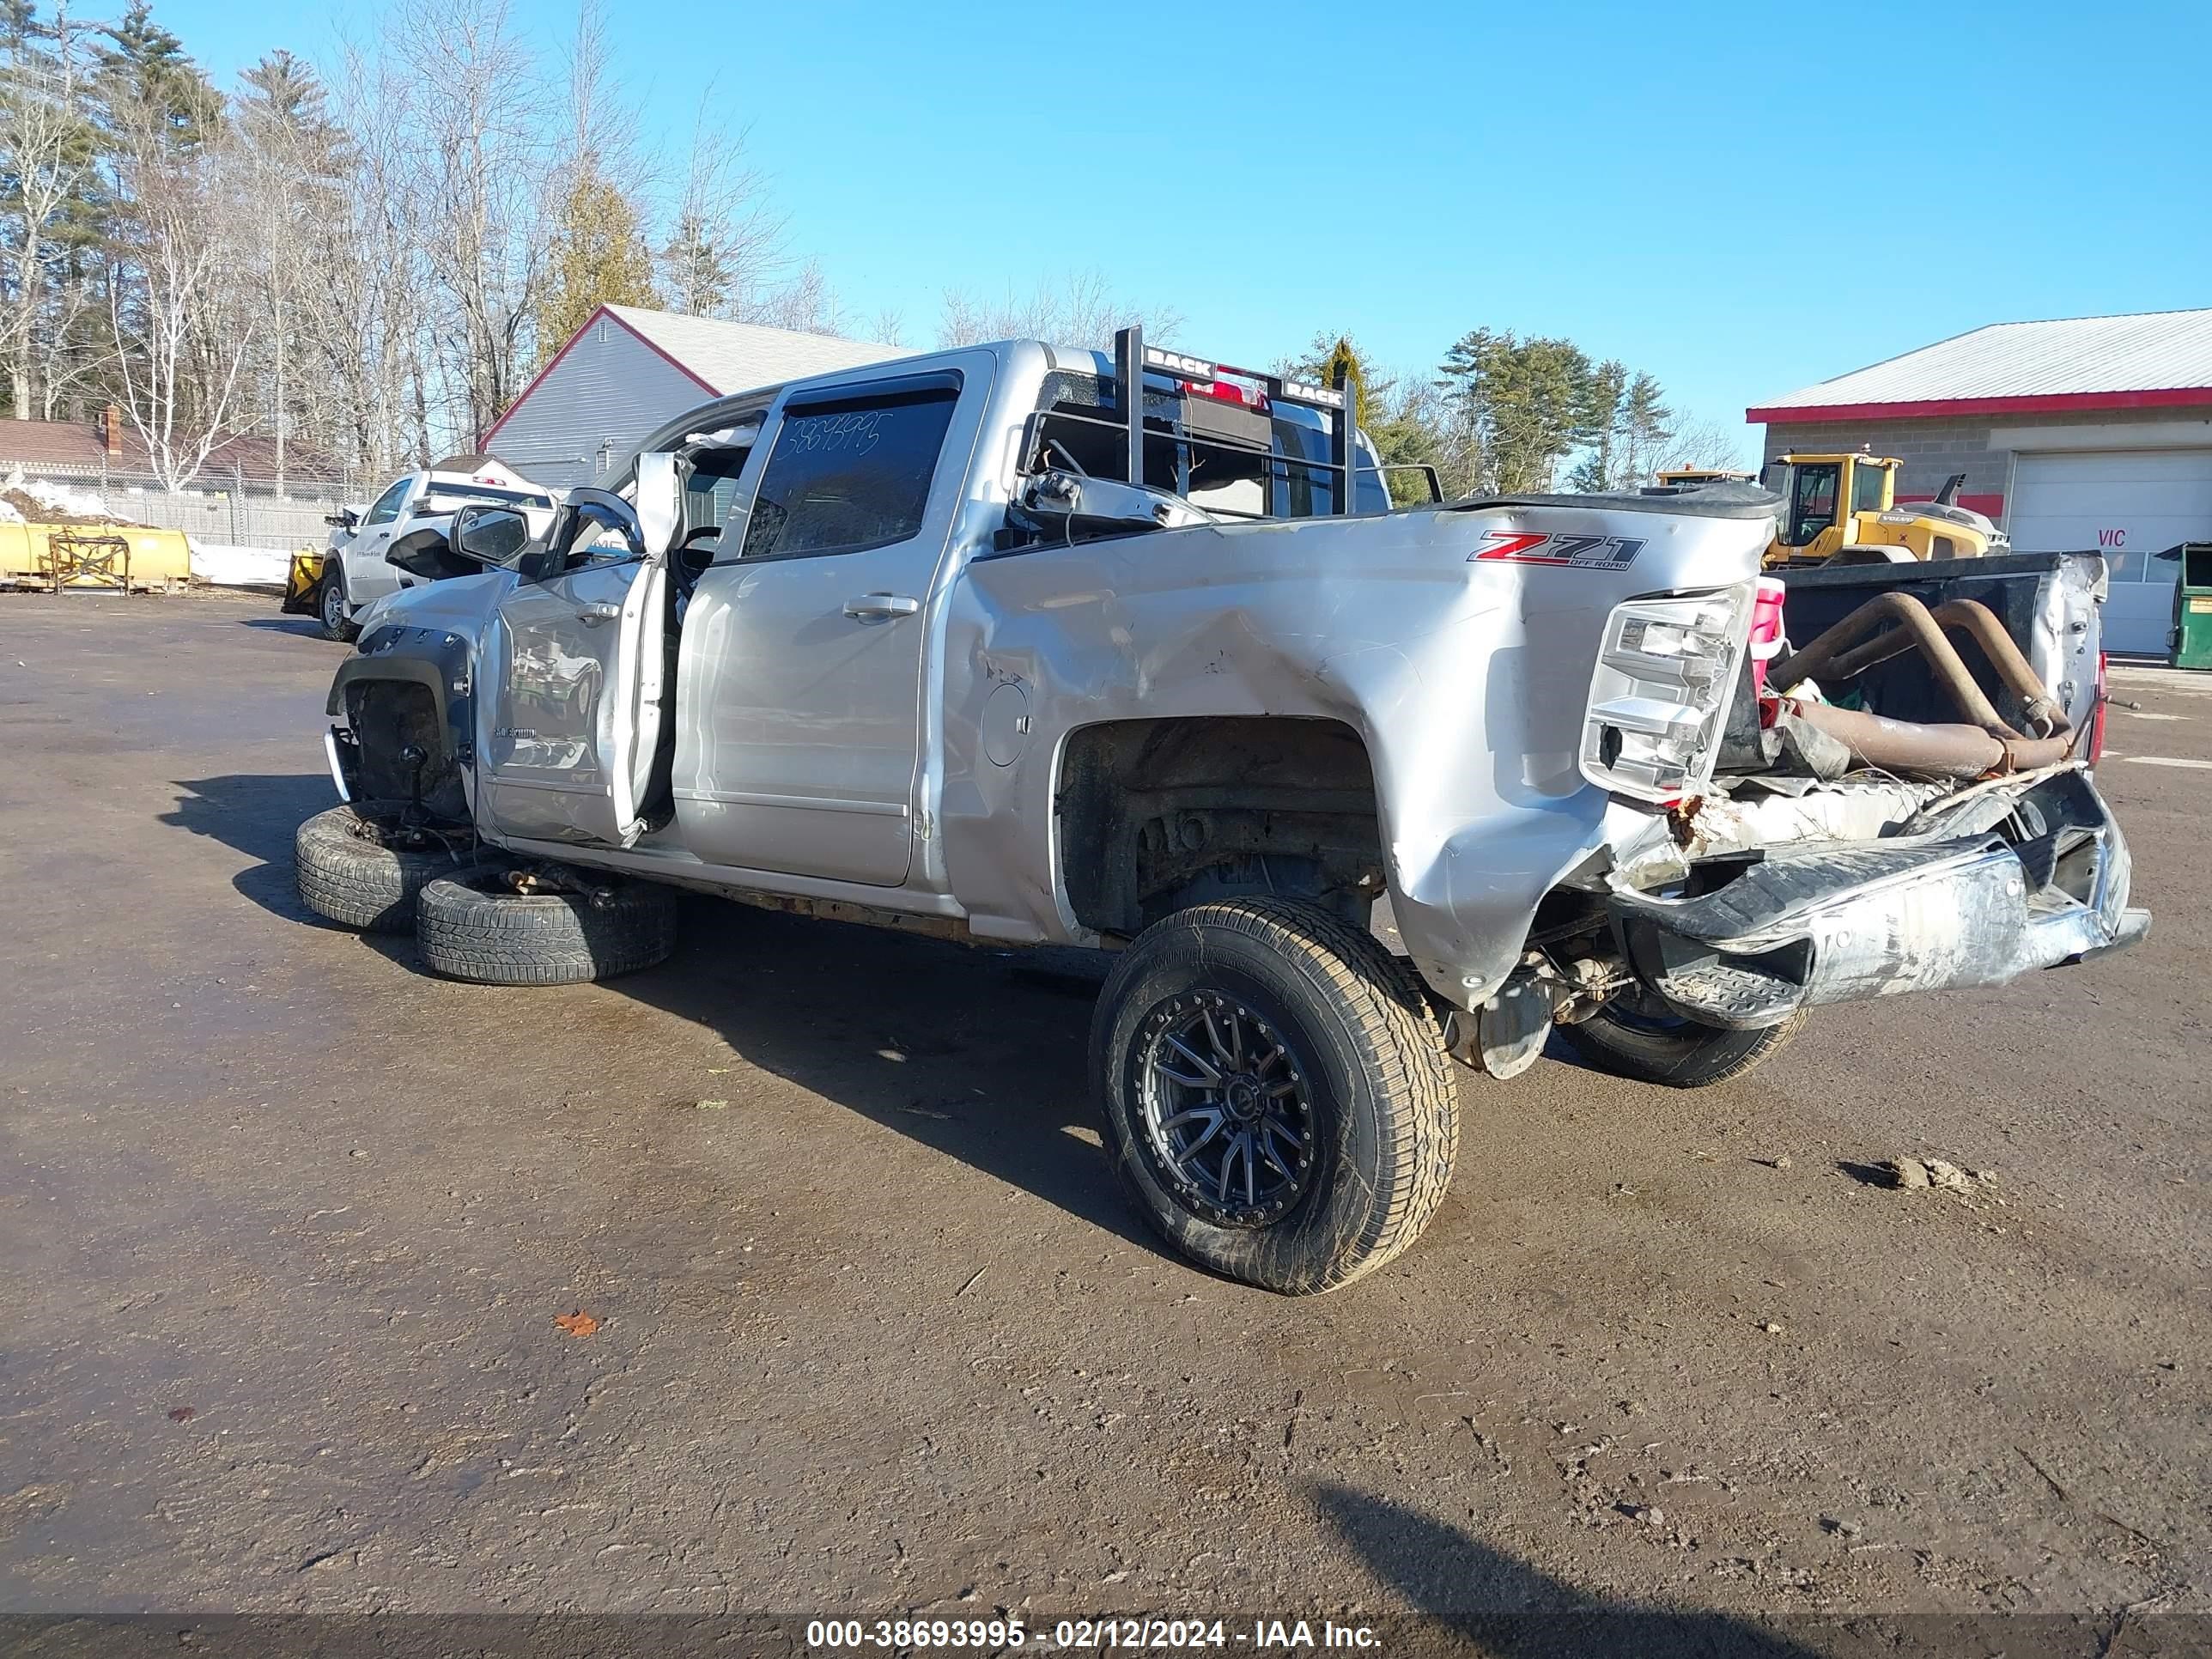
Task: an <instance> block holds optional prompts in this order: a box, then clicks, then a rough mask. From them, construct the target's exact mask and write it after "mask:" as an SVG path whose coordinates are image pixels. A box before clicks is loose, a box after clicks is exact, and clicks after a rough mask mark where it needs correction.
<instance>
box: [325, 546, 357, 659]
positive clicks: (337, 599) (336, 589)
mask: <svg viewBox="0 0 2212 1659" xmlns="http://www.w3.org/2000/svg"><path fill="white" fill-rule="evenodd" d="M315 615H316V617H317V618H318V619H319V621H320V622H321V623H322V624H323V637H324V638H325V639H326V640H336V641H338V643H339V644H341V645H350V644H351V643H352V642H353V641H356V640H357V639H359V638H360V637H361V629H358V628H356V627H355V626H354V624H353V623H352V621H351V619H350V618H349V617H347V615H346V586H345V568H344V567H343V566H342V565H340V564H339V563H338V562H337V560H336V559H334V558H333V559H325V560H324V561H323V580H322V583H321V585H320V586H319V588H318V590H317V592H316V594H315Z"/></svg>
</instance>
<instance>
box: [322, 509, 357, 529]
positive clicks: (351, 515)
mask: <svg viewBox="0 0 2212 1659" xmlns="http://www.w3.org/2000/svg"><path fill="white" fill-rule="evenodd" d="M323 522H324V523H325V524H328V525H336V526H337V527H338V528H339V529H341V530H351V529H352V528H353V527H354V526H356V525H358V524H359V523H360V522H361V514H360V513H356V512H355V511H354V510H353V508H351V507H340V508H339V509H338V510H337V512H335V513H324V514H323Z"/></svg>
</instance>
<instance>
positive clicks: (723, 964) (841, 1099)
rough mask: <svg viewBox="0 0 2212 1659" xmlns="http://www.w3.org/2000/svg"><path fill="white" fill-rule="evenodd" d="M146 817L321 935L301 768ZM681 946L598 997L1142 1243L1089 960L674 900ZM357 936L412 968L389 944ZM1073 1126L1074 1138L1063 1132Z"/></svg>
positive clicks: (404, 945) (228, 783)
mask: <svg viewBox="0 0 2212 1659" xmlns="http://www.w3.org/2000/svg"><path fill="white" fill-rule="evenodd" d="M176 787H177V788H178V790H179V792H180V793H179V797H178V800H177V805H176V807H175V810H174V811H170V812H167V813H164V814H163V815H162V817H161V822H162V823H167V824H170V825H173V826H175V827H177V828H179V829H186V830H189V831H191V833H192V834H194V835H201V836H212V837H214V838H215V839H216V840H218V841H221V842H223V843H224V844H225V845H227V846H230V847H234V848H237V849H238V850H239V851H240V852H241V853H244V854H246V855H247V856H248V857H249V858H252V859H254V860H258V862H257V863H255V864H254V865H252V866H249V867H248V868H246V869H245V870H243V871H241V872H239V874H238V875H237V877H236V878H234V881H233V883H232V884H233V885H234V887H235V888H236V889H237V890H238V891H239V892H240V893H241V894H243V895H244V896H246V897H247V898H249V899H251V900H252V901H253V902H255V903H256V904H258V905H260V906H261V907H262V908H264V909H266V910H269V911H270V912H272V913H274V914H275V915H280V916H283V917H284V918H286V919H287V920H292V921H301V922H306V923H310V924H313V925H318V926H328V925H329V924H326V923H323V922H321V921H320V919H319V917H317V916H315V915H313V913H312V912H311V911H309V910H307V908H306V907H305V906H303V905H302V904H301V902H300V900H299V896H298V893H297V891H296V889H295V883H294V876H293V866H292V837H293V832H294V831H295V829H297V828H298V826H299V824H300V823H301V820H303V819H305V818H307V817H311V816H313V814H314V813H317V812H319V811H324V810H325V809H326V808H328V807H330V806H331V805H334V804H335V800H334V797H333V795H332V793H331V784H330V781H329V780H328V779H327V778H324V777H319V776H316V775H312V774H294V775H272V776H259V775H229V776H223V777H211V778H188V779H183V780H179V781H178V783H177V786H176ZM362 937H363V942H364V943H365V944H367V945H368V946H369V947H370V948H372V949H374V950H377V951H380V952H381V953H382V954H384V955H386V956H388V957H392V958H393V959H395V960H401V961H410V962H411V961H412V958H413V943H412V941H411V940H410V939H407V938H406V937H405V936H404V935H386V936H382V937H373V936H368V935H364V936H362ZM1103 978H1104V969H1103V958H1102V957H1098V956H1097V953H1095V952H1090V951H1001V950H991V949H985V948H980V947H975V946H970V945H954V944H950V943H947V942H945V941H943V940H939V939H923V938H919V937H915V936H913V935H908V934H902V933H890V932H886V931H884V930H882V929H878V928H873V927H859V926H855V925H852V924H848V923H843V922H832V921H815V920H813V919H811V918H806V917H799V916H790V915H781V914H780V913H776V912H773V911H767V910H758V909H755V908H751V907H750V906H747V905H741V904H736V903H732V902H728V901H725V900H721V899H714V898H709V897H706V896H700V895H696V894H686V895H684V933H683V942H682V944H681V945H679V947H678V951H677V952H676V955H675V956H674V957H672V958H671V960H670V961H668V962H666V963H663V964H662V965H661V966H660V967H658V968H655V969H649V970H647V972H644V973H641V974H632V975H626V976H624V977H623V978H621V979H618V980H614V981H610V982H609V983H608V986H607V987H606V988H607V989H608V990H609V991H610V992H611V993H615V994H621V995H625V996H629V997H632V998H634V999H635V1000H637V1001H639V1002H641V1003H644V1004H646V1005H647V1006H652V1007H655V1008H659V1009H661V1010H663V1011H664V1012H667V1013H670V1014H673V1015H675V1016H676V1017H677V1018H681V1019H685V1020H690V1021H691V1022H692V1023H694V1024H698V1025H701V1026H703V1027H705V1028H706V1029H708V1030H712V1031H714V1033H715V1034H716V1035H718V1036H720V1037H721V1038H722V1040H723V1041H724V1042H726V1043H728V1044H729V1046H730V1047H731V1048H732V1049H733V1050H735V1051H736V1052H737V1053H738V1054H740V1055H742V1056H743V1057H744V1059H745V1060H747V1061H748V1062H750V1064H752V1065H754V1066H758V1067H760V1068H761V1069H762V1070H763V1071H766V1072H769V1073H772V1074H774V1075H775V1076H777V1077H780V1078H783V1079H787V1080H788V1081H790V1082H792V1083H794V1084H796V1085H799V1087H800V1088H803V1089H805V1090H807V1091H810V1092H811V1093H814V1094H817V1095H820V1096H821V1097H823V1098H825V1099H828V1100H832V1101H835V1102H836V1103H839V1104H841V1105H842V1106H845V1107H846V1108H848V1109H850V1110H853V1111H856V1112H859V1113H860V1114H861V1115H863V1116H865V1117H867V1118H870V1119H872V1121H876V1122H878V1123H880V1124H884V1125H885V1126H887V1127H890V1128H893V1129H896V1130H897V1131H898V1132H899V1133H902V1134H904V1135H906V1136H907V1137H908V1139H913V1140H916V1141H919V1142H921V1144H922V1145H924V1146H928V1147H930V1148H931V1149H933V1151H936V1152H942V1153H944V1154H945V1155H946V1156H948V1157H951V1158H958V1159H960V1160H961V1161H962V1162H963V1163H965V1164H970V1165H972V1166H973V1167H975V1168H976V1169H978V1170H982V1171H984V1172H985V1173H986V1174H988V1175H991V1176H996V1177H997V1178H999V1179H1000V1180H1002V1181H1006V1182H1009V1183H1011V1184H1012V1185H1014V1186H1018V1187H1019V1188H1023V1189H1024V1190H1025V1191H1027V1192H1030V1193H1032V1194H1035V1195H1036V1196H1037V1197H1039V1198H1042V1199H1045V1200H1048V1201H1049V1202H1050V1203H1052V1204H1054V1205H1056V1206H1059V1207H1060V1209H1062V1210H1065V1211H1066V1212H1068V1213H1070V1214H1072V1215H1074V1216H1076V1217H1079V1218H1081V1219H1083V1220H1085V1221H1087V1222H1089V1223H1091V1225H1095V1226H1098V1227H1101V1228H1103V1229H1104V1230H1105V1231H1108V1232H1110V1233H1113V1234H1115V1235H1116V1236H1117V1237H1121V1238H1125V1239H1127V1240H1130V1241H1131V1242H1133V1243H1142V1244H1143V1245H1145V1246H1146V1248H1147V1249H1157V1248H1158V1244H1157V1242H1156V1241H1155V1240H1154V1239H1153V1237H1152V1234H1151V1233H1150V1232H1149V1231H1147V1230H1146V1228H1145V1227H1144V1225H1143V1224H1142V1223H1141V1222H1139V1220H1138V1219H1137V1218H1135V1217H1134V1216H1133V1215H1132V1214H1131V1212H1129V1210H1128V1209H1127V1206H1125V1204H1124V1203H1123V1201H1122V1199H1121V1194H1120V1192H1119V1191H1118V1189H1117V1188H1116V1185H1115V1179H1114V1176H1113V1171H1112V1170H1111V1169H1110V1168H1109V1165H1108V1163H1107V1159H1106V1156H1105V1154H1104V1153H1103V1152H1102V1151H1101V1150H1100V1149H1099V1147H1098V1146H1097V1144H1096V1136H1095V1128H1096V1117H1095V1115H1094V1113H1093V1111H1092V1109H1091V1101H1090V1095H1089V1071H1088V1067H1087V1066H1086V1063H1085V1051H1086V1048H1087V1046H1088V1044H1089V1041H1090V1027H1091V1004H1092V1002H1093V1001H1094V1000H1096V997H1097V987H1098V982H1099V981H1101V980H1103ZM1072 1131H1073V1132H1077V1133H1071V1132H1072Z"/></svg>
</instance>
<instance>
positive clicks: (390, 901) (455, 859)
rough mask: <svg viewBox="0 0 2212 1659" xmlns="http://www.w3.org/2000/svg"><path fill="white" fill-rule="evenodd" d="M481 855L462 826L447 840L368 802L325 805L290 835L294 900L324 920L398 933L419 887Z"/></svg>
mask: <svg viewBox="0 0 2212 1659" xmlns="http://www.w3.org/2000/svg"><path fill="white" fill-rule="evenodd" d="M483 856H484V855H483V853H482V852H481V851H480V850H479V849H478V848H477V844H476V841H475V838H474V837H473V836H470V835H469V834H468V833H467V832H466V831H465V830H464V831H462V832H461V833H460V834H459V836H450V837H448V836H439V835H436V834H435V833H433V832H431V831H429V830H423V829H409V828H407V827H406V826H405V825H404V823H402V822H401V820H400V817H399V814H398V811H397V810H393V811H389V812H386V811H380V810H379V809H377V808H375V807H373V806H333V807H332V808H331V810H330V811H327V812H318V813H316V814H315V816H314V817H311V818H309V819H308V820H307V822H306V823H303V824H301V826H300V828H299V829H298V830H297V831H296V832H295V834H294V836H293V837H292V864H293V871H294V875H295V878H296V879H297V881H298V883H299V888H300V902H301V903H302V904H304V905H306V906H307V908H309V909H310V910H313V912H314V913H315V914H316V915H319V916H321V917H322V918H323V919H324V920H325V921H335V922H337V924H338V925H339V926H340V927H357V928H360V929H361V930H362V932H364V933H404V932H405V931H406V930H407V929H408V928H409V927H412V926H413V925H414V921H415V898H416V894H418V893H420V892H421V891H422V888H423V885H424V884H426V883H428V882H430V881H433V880H435V878H438V877H440V876H450V875H454V874H459V873H463V872H471V871H474V870H476V869H477V868H478V867H479V866H480V865H481V864H482V862H483Z"/></svg>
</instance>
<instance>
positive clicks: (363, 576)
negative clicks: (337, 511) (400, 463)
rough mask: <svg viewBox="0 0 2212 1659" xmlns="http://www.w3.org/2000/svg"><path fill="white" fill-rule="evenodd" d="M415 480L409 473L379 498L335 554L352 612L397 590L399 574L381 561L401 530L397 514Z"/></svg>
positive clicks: (413, 475) (405, 501) (404, 504)
mask: <svg viewBox="0 0 2212 1659" xmlns="http://www.w3.org/2000/svg"><path fill="white" fill-rule="evenodd" d="M415 479H416V475H415V474H414V473H411V472H410V473H409V474H408V475H407V476H406V477H404V478H401V479H398V480H397V481H396V482H394V483H392V486H391V487H390V488H389V489H386V491H385V492H384V493H383V494H382V495H379V496H378V497H377V498H376V501H375V502H374V505H372V506H371V507H369V509H368V512H367V513H365V514H363V515H362V521H361V526H360V528H359V529H357V530H356V531H355V532H354V534H353V539H352V540H350V541H349V542H348V543H347V544H345V546H344V548H343V550H341V551H340V553H339V555H338V557H339V560H340V562H341V563H343V566H344V567H345V589H346V603H347V604H348V605H351V606H352V607H353V608H354V609H355V610H356V611H358V610H359V609H360V608H361V607H362V605H367V604H368V602H369V601H370V600H371V599H382V598H383V597H384V596H385V595H386V593H397V592H398V591H399V573H398V571H397V570H394V569H393V568H392V567H391V566H390V565H388V564H386V562H384V555H385V552H386V550H387V549H389V548H390V547H391V545H392V538H393V537H394V536H396V535H397V534H398V532H400V530H402V529H403V528H404V526H403V525H402V523H401V522H400V517H399V514H400V513H401V511H402V510H403V509H404V507H406V505H407V497H408V495H409V493H410V491H411V490H413V489H414V488H415Z"/></svg>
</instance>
